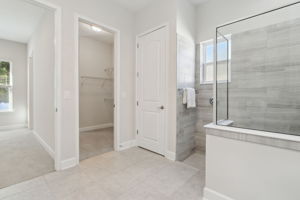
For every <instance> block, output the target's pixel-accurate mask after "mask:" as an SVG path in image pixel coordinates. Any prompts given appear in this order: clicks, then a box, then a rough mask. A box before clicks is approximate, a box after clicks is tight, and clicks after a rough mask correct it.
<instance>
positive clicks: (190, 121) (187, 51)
mask: <svg viewBox="0 0 300 200" xmlns="http://www.w3.org/2000/svg"><path fill="white" fill-rule="evenodd" d="M195 14H196V9H195V7H194V5H192V4H191V3H190V2H188V1H182V0H178V1H177V26H176V27H177V28H176V29H177V131H176V159H177V160H184V159H186V158H187V157H188V156H190V155H191V153H192V152H193V151H194V149H195V148H196V141H195V136H196V121H197V115H196V108H189V109H187V107H186V105H183V104H182V100H183V90H182V89H183V88H187V87H189V88H195V35H196V26H195V19H196V15H195Z"/></svg>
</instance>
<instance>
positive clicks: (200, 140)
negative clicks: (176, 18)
mask: <svg viewBox="0 0 300 200" xmlns="http://www.w3.org/2000/svg"><path fill="white" fill-rule="evenodd" d="M195 77H196V79H195V85H196V97H197V111H196V113H197V123H196V136H195V139H196V148H197V150H200V151H205V143H206V135H205V129H204V125H206V124H209V123H211V122H212V121H213V106H212V105H211V104H210V103H209V99H210V98H211V97H213V84H200V45H199V44H197V45H196V69H195Z"/></svg>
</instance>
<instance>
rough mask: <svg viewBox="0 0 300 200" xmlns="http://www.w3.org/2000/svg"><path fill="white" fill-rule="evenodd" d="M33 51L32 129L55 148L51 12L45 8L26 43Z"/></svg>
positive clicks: (52, 17)
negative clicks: (45, 10)
mask: <svg viewBox="0 0 300 200" xmlns="http://www.w3.org/2000/svg"><path fill="white" fill-rule="evenodd" d="M32 52H33V76H32V77H33V130H34V131H35V132H36V133H37V134H38V135H39V136H40V137H41V139H42V140H43V141H44V142H45V143H46V144H47V145H48V146H49V147H50V148H51V149H52V151H53V150H54V109H55V104H54V15H53V13H52V12H45V14H44V16H43V18H42V19H41V21H40V23H39V25H38V27H37V28H36V30H35V32H34V34H33V35H32V37H31V39H30V41H29V43H28V57H29V56H31V55H32Z"/></svg>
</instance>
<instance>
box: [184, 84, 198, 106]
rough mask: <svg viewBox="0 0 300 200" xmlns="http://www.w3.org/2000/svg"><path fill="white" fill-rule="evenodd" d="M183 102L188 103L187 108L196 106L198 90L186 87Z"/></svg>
mask: <svg viewBox="0 0 300 200" xmlns="http://www.w3.org/2000/svg"><path fill="white" fill-rule="evenodd" d="M183 104H186V107H187V108H195V107H196V92H195V89H194V88H185V89H184V92H183Z"/></svg>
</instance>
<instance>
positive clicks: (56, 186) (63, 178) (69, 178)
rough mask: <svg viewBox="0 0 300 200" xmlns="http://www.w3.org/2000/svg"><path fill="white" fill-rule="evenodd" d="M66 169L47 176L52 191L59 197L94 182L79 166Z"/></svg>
mask: <svg viewBox="0 0 300 200" xmlns="http://www.w3.org/2000/svg"><path fill="white" fill-rule="evenodd" d="M66 171H67V172H64V171H62V172H56V173H53V174H52V175H47V176H45V179H46V182H47V185H48V187H49V189H50V191H51V192H52V193H53V194H54V195H55V197H57V198H59V199H61V198H65V197H67V196H68V195H70V194H72V193H74V192H76V191H78V190H79V189H81V188H84V187H85V186H86V185H88V184H90V183H91V182H92V180H91V179H90V178H89V177H88V176H87V175H86V174H85V173H83V172H82V171H81V170H80V169H79V168H73V169H71V170H66Z"/></svg>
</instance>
